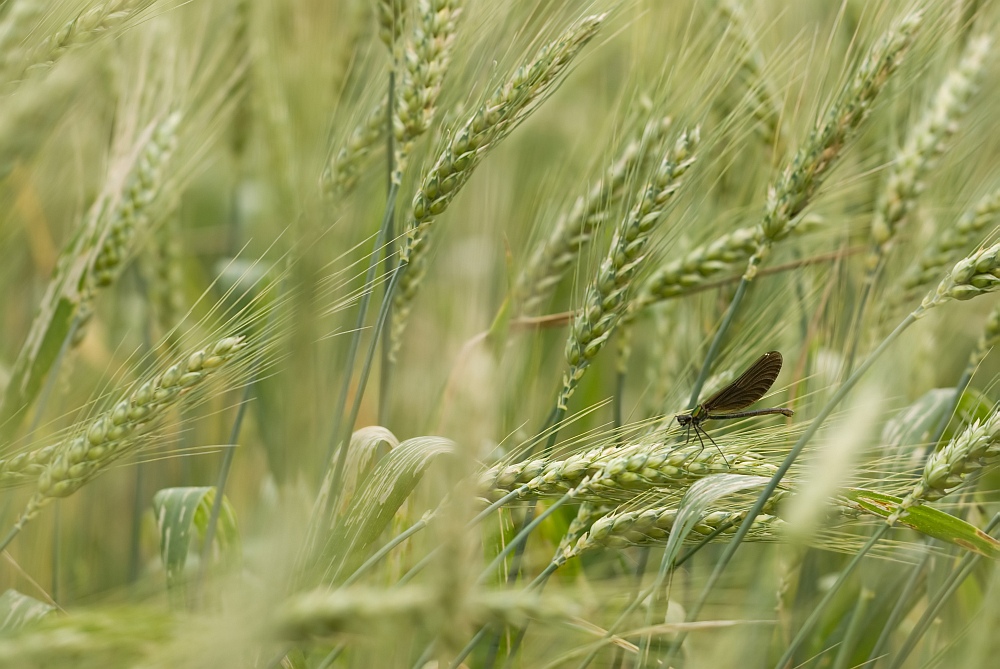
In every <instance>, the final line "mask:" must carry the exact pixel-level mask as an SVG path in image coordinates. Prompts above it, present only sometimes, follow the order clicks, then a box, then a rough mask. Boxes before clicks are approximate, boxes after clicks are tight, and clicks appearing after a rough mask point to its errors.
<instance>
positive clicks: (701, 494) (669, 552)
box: [664, 474, 768, 563]
mask: <svg viewBox="0 0 1000 669" xmlns="http://www.w3.org/2000/svg"><path fill="white" fill-rule="evenodd" d="M767 482H768V478H767V477H764V476H745V475H743V474H714V475H712V476H706V477H705V478H703V479H699V480H698V481H695V482H694V483H693V484H692V485H691V487H690V488H688V490H687V492H686V493H684V497H683V498H682V499H681V503H680V505H679V506H678V511H677V519H676V520H675V521H674V526H673V529H671V530H670V537H669V538H668V539H667V547H666V548H665V549H664V555H665V557H664V562H665V563H669V562H673V561H674V560H675V559H676V558H677V556H678V553H679V552H680V549H681V546H682V545H683V544H684V539H685V538H686V537H687V535H688V533H689V532H691V530H692V529H693V528H694V526H695V525H696V524H697V523H698V521H699V520H700V519H701V518H702V516H704V515H705V514H706V513H707V512H708V511H709V509H710V507H711V506H712V505H713V504H715V503H716V502H717V501H719V500H720V499H722V498H723V497H727V496H729V495H732V494H733V493H737V492H741V491H743V490H750V489H752V488H763V487H764V486H765V485H767Z"/></svg>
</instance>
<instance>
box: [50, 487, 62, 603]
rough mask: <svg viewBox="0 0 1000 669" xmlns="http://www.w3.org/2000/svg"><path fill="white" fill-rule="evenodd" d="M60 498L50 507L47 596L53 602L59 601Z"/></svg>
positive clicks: (60, 551)
mask: <svg viewBox="0 0 1000 669" xmlns="http://www.w3.org/2000/svg"><path fill="white" fill-rule="evenodd" d="M61 501H62V500H58V499H57V500H56V503H55V504H53V505H52V506H54V507H55V508H54V509H52V591H51V592H50V593H49V596H50V597H51V598H52V601H53V602H56V603H58V602H59V596H60V592H59V572H60V571H61V569H60V565H61V563H62V560H61V559H60V556H59V554H60V553H62V504H60V502H61Z"/></svg>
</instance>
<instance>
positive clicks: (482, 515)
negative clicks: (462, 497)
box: [396, 485, 528, 587]
mask: <svg viewBox="0 0 1000 669" xmlns="http://www.w3.org/2000/svg"><path fill="white" fill-rule="evenodd" d="M527 490H528V486H526V485H523V486H521V487H520V488H517V489H516V490H511V491H510V492H509V493H507V494H506V495H504V496H503V497H501V498H500V499H498V500H497V501H495V502H493V503H492V504H490V505H489V506H488V507H486V508H485V509H483V510H482V511H480V512H479V514H478V515H477V516H476V517H475V518H473V519H472V520H470V521H469V523H468V524H467V525H466V526H465V529H467V530H471V529H472V528H473V527H475V526H476V525H478V524H479V523H481V522H483V521H484V520H485V519H486V518H487V517H489V516H490V514H492V513H493V512H494V511H496V510H497V509H499V508H500V507H502V506H503V505H504V504H506V503H507V502H509V501H511V500H513V499H516V498H517V497H520V496H521V495H523V494H524V493H525V492H527ZM418 522H419V521H418ZM407 531H409V530H407ZM441 550H442V549H441V547H440V546H439V547H437V548H435V549H433V550H432V551H430V552H429V553H428V554H427V555H425V556H424V557H423V558H421V559H420V561H419V562H417V564H415V565H413V566H412V567H411V568H410V571H408V572H406V573H405V574H403V576H402V578H400V579H399V581H397V582H396V586H397V587H398V586H401V585H405V584H406V583H409V582H410V581H411V580H412V579H413V577H414V576H416V575H417V574H419V573H420V572H421V571H422V570H423V569H424V567H426V566H427V565H428V564H430V563H431V560H433V559H434V558H436V557H437V556H438V554H439V553H440V552H441Z"/></svg>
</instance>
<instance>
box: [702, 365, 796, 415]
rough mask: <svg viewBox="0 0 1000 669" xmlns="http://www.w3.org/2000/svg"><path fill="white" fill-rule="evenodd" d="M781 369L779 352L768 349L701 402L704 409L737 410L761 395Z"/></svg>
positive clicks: (765, 391)
mask: <svg viewBox="0 0 1000 669" xmlns="http://www.w3.org/2000/svg"><path fill="white" fill-rule="evenodd" d="M780 371H781V354H780V353H778V352H777V351H768V352H767V353H765V354H764V355H762V356H760V357H759V358H757V360H756V362H754V363H753V364H752V365H750V367H749V368H748V369H747V371H745V372H743V374H741V375H740V378H738V379H736V380H735V381H733V382H732V383H730V384H729V385H728V386H726V387H725V388H723V389H722V390H720V391H719V392H717V393H715V394H714V395H712V396H711V397H709V398H708V399H707V400H705V401H704V402H703V403H702V406H703V407H705V411H708V412H711V411H738V410H740V409H744V408H746V407H748V406H750V405H751V404H753V403H754V402H756V401H757V400H759V399H760V398H761V397H763V396H764V395H765V394H766V393H767V391H768V390H770V388H771V385H772V384H774V380H775V379H776V378H778V372H780Z"/></svg>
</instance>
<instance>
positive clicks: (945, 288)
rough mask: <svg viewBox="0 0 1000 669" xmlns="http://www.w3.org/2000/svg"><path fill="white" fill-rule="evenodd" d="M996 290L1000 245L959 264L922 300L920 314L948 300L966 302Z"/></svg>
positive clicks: (967, 258)
mask: <svg viewBox="0 0 1000 669" xmlns="http://www.w3.org/2000/svg"><path fill="white" fill-rule="evenodd" d="M998 286H1000V244H994V245H993V246H990V247H988V248H985V249H983V250H981V251H977V252H975V253H972V254H971V255H969V256H967V257H965V258H963V259H962V260H959V261H958V262H957V263H955V266H954V267H953V268H952V270H951V271H950V272H948V274H947V276H945V278H944V279H943V280H942V281H941V283H939V284H938V287H937V289H936V290H934V291H932V292H931V293H929V294H928V295H927V297H925V298H924V301H923V302H922V303H921V305H920V309H921V311H924V310H927V309H930V308H932V307H935V306H937V305H939V304H942V303H944V302H947V301H948V300H969V299H972V298H973V297H976V296H977V295H984V294H986V293H990V292H993V291H994V290H996V289H997V287H998Z"/></svg>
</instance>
